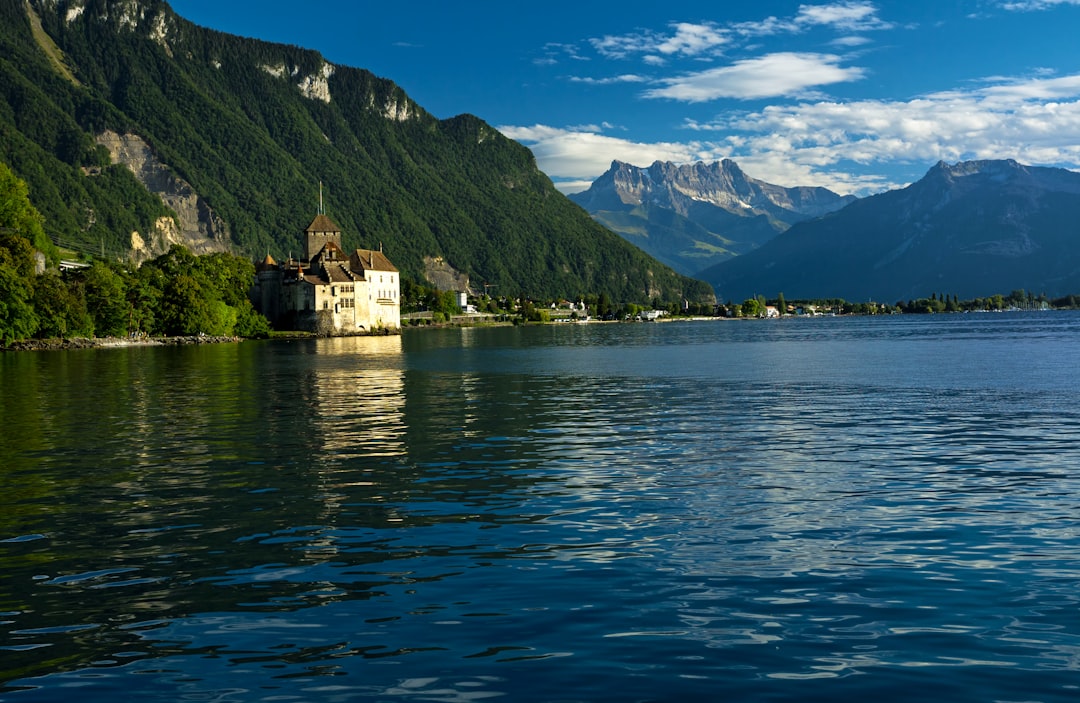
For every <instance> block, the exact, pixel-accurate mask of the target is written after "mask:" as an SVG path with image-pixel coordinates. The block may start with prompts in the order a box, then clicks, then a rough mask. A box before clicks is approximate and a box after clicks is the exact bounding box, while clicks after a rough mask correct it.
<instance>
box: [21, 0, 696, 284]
mask: <svg viewBox="0 0 1080 703" xmlns="http://www.w3.org/2000/svg"><path fill="white" fill-rule="evenodd" d="M0 57H2V58H0V160H3V161H4V162H6V163H8V164H9V165H10V166H11V168H12V169H13V170H14V171H15V173H16V174H17V175H18V176H19V177H20V178H22V179H24V180H25V181H26V182H27V184H28V186H29V191H30V197H31V200H32V201H33V203H34V205H35V207H36V208H37V209H38V210H40V211H41V212H42V214H43V215H44V216H45V227H46V231H47V233H48V234H49V235H50V236H52V237H53V238H54V239H56V240H59V241H61V242H62V243H65V244H68V245H71V246H73V247H75V248H82V249H84V250H88V251H92V252H98V251H99V250H100V251H105V252H107V253H109V254H110V255H126V254H129V253H130V252H131V251H132V247H133V245H134V246H135V247H138V246H139V245H144V246H146V247H148V248H151V249H152V248H154V247H157V249H158V250H159V251H160V250H163V249H164V248H165V247H167V244H168V243H169V242H171V241H178V240H183V241H184V242H185V243H187V244H188V245H189V246H190V247H191V248H193V249H195V250H199V249H200V248H204V249H206V250H208V251H209V250H214V249H230V250H232V251H237V252H243V253H246V254H249V255H252V256H256V255H265V254H266V253H267V252H269V253H272V254H273V255H275V256H276V257H285V256H288V254H289V253H290V252H296V251H297V250H298V248H299V232H300V230H302V228H303V227H304V226H306V224H307V223H308V222H309V221H310V220H311V218H312V216H313V215H314V214H315V212H316V209H317V207H318V204H319V201H320V183H322V184H324V186H323V187H324V190H323V198H324V202H325V211H326V213H327V214H328V215H330V216H331V218H332V219H333V220H334V221H335V222H336V223H337V224H338V225H340V226H341V227H342V229H343V231H344V239H345V244H346V246H347V247H360V246H362V247H369V248H378V247H379V246H380V245H381V246H383V247H384V250H385V251H386V253H387V254H388V256H390V257H391V259H392V260H393V261H394V263H395V264H396V265H397V266H398V267H399V268H400V269H401V270H402V272H403V273H404V274H405V275H406V276H409V277H411V278H413V279H415V280H418V281H419V280H423V279H424V271H425V261H430V260H433V259H442V260H444V261H445V262H448V263H449V264H450V266H452V267H453V268H455V269H457V270H459V271H462V272H464V273H466V274H468V275H469V276H470V277H471V279H472V280H473V282H474V284H475V285H479V284H481V283H489V284H492V285H494V286H497V290H498V292H499V293H500V294H501V295H520V294H526V295H532V296H548V297H556V296H574V295H579V294H583V293H606V294H608V295H609V296H611V297H612V298H613V299H615V300H628V301H629V300H644V299H651V298H657V297H659V298H661V299H664V300H678V299H681V298H683V297H686V298H689V299H691V300H705V299H709V298H711V295H712V292H711V290H710V288H709V286H708V285H707V284H704V283H701V282H698V281H693V280H690V279H688V278H685V277H682V276H679V275H678V274H676V273H674V272H673V271H672V270H670V269H669V268H667V267H666V266H664V265H662V264H660V263H659V262H657V261H656V260H654V259H652V258H651V257H649V256H648V255H646V254H644V253H643V252H641V251H640V250H639V249H637V248H636V247H634V246H632V245H631V244H629V243H627V242H625V241H624V240H622V239H621V238H620V237H618V236H617V235H615V234H614V233H612V232H610V231H608V230H607V229H605V228H603V227H602V226H600V225H598V224H596V223H595V222H593V221H592V220H591V218H589V217H588V215H587V214H586V213H585V212H583V211H582V210H581V209H580V208H579V207H577V206H576V205H574V204H573V203H572V202H570V201H569V200H568V199H567V198H565V197H564V196H562V195H561V194H559V193H558V192H557V191H556V190H555V189H554V188H553V186H552V184H551V182H550V180H549V179H548V178H547V177H546V176H545V175H544V174H543V173H541V172H540V171H539V170H538V169H537V167H536V163H535V160H534V159H533V156H532V154H531V153H530V152H529V151H528V150H527V149H526V148H524V147H522V146H521V145H519V144H517V143H515V142H512V141H510V140H508V139H506V138H505V137H503V136H502V135H501V134H500V133H499V132H498V131H496V130H495V129H493V128H492V127H490V126H489V125H487V124H486V123H485V122H484V121H483V120H481V119H479V118H477V117H474V116H471V115H461V116H458V117H454V118H451V119H445V120H440V119H436V118H435V117H433V116H432V115H430V114H428V113H427V112H426V111H425V110H424V109H423V108H422V107H420V106H419V105H417V104H416V103H415V102H413V101H412V100H411V99H410V98H409V97H408V96H407V95H406V94H405V93H404V91H402V90H401V88H400V87H398V86H397V85H395V84H394V83H393V82H391V81H390V80H386V79H382V78H379V77H376V76H374V75H372V74H371V73H369V72H367V71H365V70H362V69H358V68H351V67H346V66H337V65H332V64H330V63H328V62H327V61H326V60H325V59H324V58H323V57H322V56H321V55H320V54H318V53H317V52H315V51H310V50H306V49H301V48H298V47H294V46H287V45H281V44H272V43H267V42H262V41H258V40H253V39H245V38H240V37H236V36H232V35H227V34H223V33H220V32H215V31H211V30H207V29H204V28H200V27H197V26H195V25H194V24H192V23H190V22H188V21H186V20H184V19H183V18H181V17H179V16H177V15H176V14H175V13H174V12H173V11H172V10H171V8H170V7H169V6H168V4H166V3H164V2H160V1H159V0H29V1H28V2H27V1H26V0H0ZM134 152H140V153H142V157H140V160H137V162H136V161H129V162H130V163H132V167H134V168H137V169H138V170H139V174H138V176H139V177H138V178H137V177H136V174H134V173H133V172H132V170H131V169H130V168H128V167H127V166H124V165H120V164H119V163H117V161H118V160H119V159H125V158H126V156H125V155H129V154H131V153H134ZM147 155H149V160H146V159H145V158H144V157H146V156H147ZM148 186H149V188H150V190H155V191H158V192H160V193H161V195H158V193H157V192H150V190H148ZM163 198H164V199H163ZM173 215H177V217H173ZM174 222H175V223H176V224H175V226H174ZM132 233H136V236H133V235H132ZM149 253H156V252H149Z"/></svg>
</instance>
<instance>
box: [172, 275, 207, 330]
mask: <svg viewBox="0 0 1080 703" xmlns="http://www.w3.org/2000/svg"><path fill="white" fill-rule="evenodd" d="M212 315H213V312H212V310H211V307H210V301H208V300H207V299H206V295H205V291H204V290H203V287H202V286H201V285H199V282H198V281H196V280H195V279H194V278H193V277H192V276H189V275H187V274H180V275H178V276H175V277H173V278H171V279H169V280H168V282H167V283H166V284H165V290H164V294H163V295H162V304H161V329H162V331H163V332H164V333H165V334H168V335H192V334H198V333H199V332H203V333H207V330H209V329H211V328H212V327H213V324H214V321H213V317H212Z"/></svg>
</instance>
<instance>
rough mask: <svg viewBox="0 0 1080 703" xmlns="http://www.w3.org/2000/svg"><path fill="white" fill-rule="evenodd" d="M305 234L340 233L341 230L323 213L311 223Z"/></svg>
mask: <svg viewBox="0 0 1080 703" xmlns="http://www.w3.org/2000/svg"><path fill="white" fill-rule="evenodd" d="M304 231H305V232H340V231H341V228H340V227H338V226H337V225H335V224H334V221H333V220H331V219H330V218H329V217H327V216H326V215H324V214H322V213H321V212H320V213H319V214H318V215H316V216H315V219H314V220H312V221H311V224H310V225H308V226H307V229H305V230H304Z"/></svg>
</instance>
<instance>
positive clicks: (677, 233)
mask: <svg viewBox="0 0 1080 703" xmlns="http://www.w3.org/2000/svg"><path fill="white" fill-rule="evenodd" d="M570 199H571V200H573V201H574V202H576V203H577V204H578V205H580V206H582V207H583V208H585V209H586V210H587V211H588V212H589V213H590V214H591V215H592V216H593V217H594V218H596V220H597V221H598V222H601V223H603V224H604V225H605V226H607V227H608V228H609V229H611V230H613V231H615V232H618V233H619V234H621V235H622V236H623V237H625V238H626V240H627V241H630V242H633V243H634V244H636V245H637V246H639V247H641V248H642V249H643V250H644V251H646V252H648V253H649V254H651V255H652V256H655V257H656V258H657V259H659V260H660V261H662V262H664V263H665V264H667V265H669V266H671V267H672V268H673V269H675V270H676V271H679V272H681V273H684V274H686V275H690V276H694V275H697V273H698V272H699V271H701V270H703V269H706V268H708V267H710V266H712V265H714V264H716V263H719V262H721V261H724V260H726V259H729V258H731V257H733V256H739V255H742V254H745V253H746V252H748V251H752V250H754V249H756V248H757V247H760V246H761V245H762V244H764V243H765V242H767V241H769V240H770V239H772V238H773V237H775V236H776V235H777V234H779V233H780V232H783V231H784V230H786V229H787V228H788V227H790V226H791V225H793V224H795V223H796V222H802V221H803V220H807V219H810V218H812V217H818V216H820V215H824V214H827V213H830V212H833V211H835V210H839V209H840V208H842V207H844V206H845V205H847V204H848V203H850V202H852V201H853V200H855V197H854V196H840V195H837V194H836V193H833V192H832V191H830V190H827V189H825V188H784V187H782V186H777V185H772V184H771V183H766V182H764V181H759V180H757V179H756V178H751V177H750V176H747V175H746V174H745V173H743V171H742V169H740V168H739V166H738V165H737V164H736V163H735V162H734V161H731V160H729V159H724V160H723V161H717V162H714V163H711V164H707V163H702V162H698V163H694V164H685V165H676V164H673V163H669V162H661V161H657V162H655V163H654V164H653V165H652V166H650V167H648V168H639V167H637V166H632V165H630V164H627V163H622V162H621V161H614V162H612V164H611V168H610V169H608V171H607V173H605V174H604V175H602V176H601V177H600V178H598V179H596V181H595V182H594V183H593V184H592V186H590V187H589V189H588V190H586V191H583V192H581V193H575V194H573V195H571V196H570Z"/></svg>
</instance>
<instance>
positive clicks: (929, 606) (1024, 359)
mask: <svg viewBox="0 0 1080 703" xmlns="http://www.w3.org/2000/svg"><path fill="white" fill-rule="evenodd" d="M1078 369H1080V315H1077V314H1072V313H1026V314H993V315H992V314H979V315H938V316H928V317H922V316H918V317H916V316H905V317H894V318H851V319H845V318H826V319H821V318H819V319H791V320H780V321H760V322H734V321H721V322H696V323H670V324H627V325H566V326H546V327H530V328H498V329H462V330H421V331H407V332H406V333H405V334H404V335H403V336H401V337H380V338H357V339H331V340H310V341H291V342H245V343H242V344H230V345H215V346H199V347H180V348H127V349H103V350H90V351H66V352H47V353H46V352H42V353H9V354H4V355H0V380H2V389H3V404H2V405H0V423H2V424H0V427H2V437H0V701H4V702H5V703H8V702H11V703H22V702H30V701H80V702H87V701H90V702H98V701H102V702H103V701H109V702H112V701H116V700H123V699H131V700H136V701H141V702H144V703H149V702H156V701H213V702H218V703H232V702H239V701H275V702H290V701H479V700H488V699H491V700H504V701H514V702H517V701H687V700H708V701H712V700H747V701H749V700H753V701H788V700H790V701H836V700H848V699H850V700H873V701H875V703H882V702H885V701H913V700H918V701H923V700H941V701H980V702H982V701H1016V702H1020V701H1025V702H1029V701H1075V700H1077V699H1080V374H1078Z"/></svg>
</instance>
